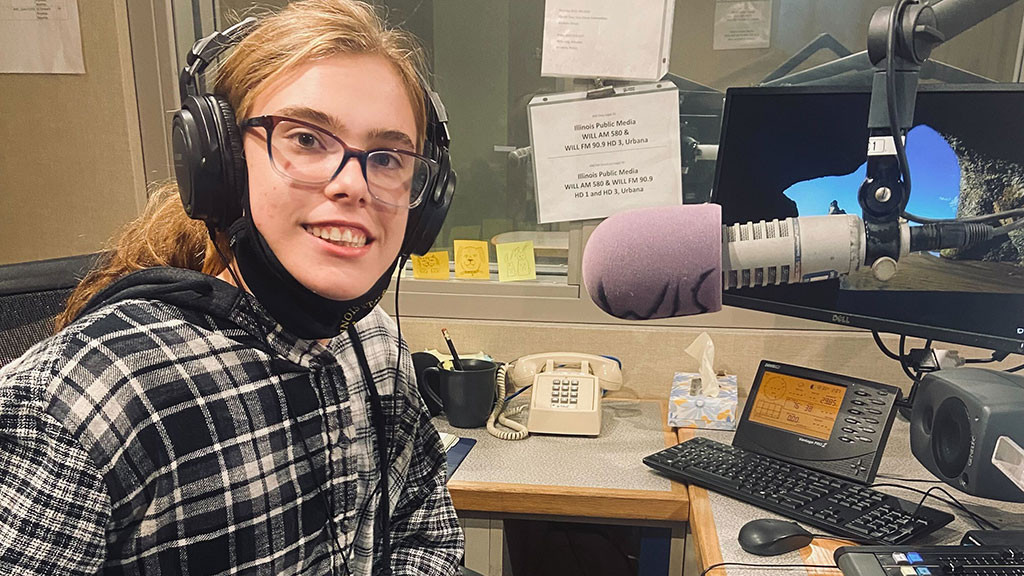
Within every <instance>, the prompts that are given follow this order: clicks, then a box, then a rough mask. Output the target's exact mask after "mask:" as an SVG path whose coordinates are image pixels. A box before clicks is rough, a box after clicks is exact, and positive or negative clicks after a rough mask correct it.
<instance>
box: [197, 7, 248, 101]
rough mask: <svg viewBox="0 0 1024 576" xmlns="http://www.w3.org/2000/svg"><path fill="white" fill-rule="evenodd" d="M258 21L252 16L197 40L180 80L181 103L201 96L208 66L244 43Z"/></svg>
mask: <svg viewBox="0 0 1024 576" xmlns="http://www.w3.org/2000/svg"><path fill="white" fill-rule="evenodd" d="M257 23H258V20H256V18H254V17H252V16H250V17H248V18H246V19H245V20H242V21H241V22H239V23H238V24H235V25H234V26H232V27H230V28H228V29H226V30H224V31H223V32H219V31H216V30H215V31H214V32H213V33H212V34H210V35H209V36H204V37H202V38H200V39H199V40H196V42H195V44H193V45H192V49H191V50H189V52H188V55H187V56H186V57H185V68H183V69H182V71H181V76H180V77H179V78H178V91H179V93H180V96H181V101H182V102H184V101H185V98H187V97H188V96H198V95H199V78H200V76H202V74H203V72H205V71H206V68H207V66H209V65H210V63H211V62H213V61H214V60H216V59H217V58H218V57H219V56H220V55H221V54H223V53H224V52H225V51H226V50H227V49H228V48H231V47H232V46H234V45H235V44H238V43H239V42H241V41H242V39H243V38H245V37H246V36H248V35H249V32H251V31H252V29H253V28H255V27H256V24H257Z"/></svg>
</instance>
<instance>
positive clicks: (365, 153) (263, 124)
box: [239, 114, 440, 210]
mask: <svg viewBox="0 0 1024 576" xmlns="http://www.w3.org/2000/svg"><path fill="white" fill-rule="evenodd" d="M281 122H293V123H295V124H298V125H300V126H305V127H306V128H309V129H311V130H316V131H317V132H319V133H321V134H325V135H327V136H330V137H331V138H332V139H334V140H335V141H336V142H337V143H338V144H341V149H342V150H344V151H345V154H344V155H343V156H342V157H341V163H339V164H338V168H337V169H336V170H335V171H334V174H331V177H330V178H328V179H327V180H323V181H318V182H307V181H305V180H300V179H298V178H295V177H294V176H292V175H290V174H288V173H287V172H285V171H284V170H282V169H280V168H278V166H277V163H276V162H274V151H273V147H272V146H271V145H270V141H271V139H272V138H273V133H274V128H276V127H277V125H278V124H280V123H281ZM239 127H240V128H242V129H246V128H263V129H264V130H266V131H267V156H268V157H269V158H270V165H271V166H272V167H273V168H274V171H275V172H277V173H278V174H280V175H281V176H283V177H285V178H287V179H289V180H291V181H293V182H298V183H299V184H306V185H310V186H319V185H323V184H327V183H328V182H331V181H333V180H334V179H335V178H337V177H338V174H341V171H342V170H343V169H344V168H345V164H347V163H348V161H349V158H355V159H356V160H358V161H359V169H360V170H362V172H363V181H364V182H366V189H367V191H369V192H370V195H371V196H373V199H374V200H376V201H378V202H380V203H382V204H385V205H387V206H392V207H395V208H408V209H410V210H411V209H413V208H415V207H417V206H419V204H420V202H422V201H423V195H424V193H425V192H426V191H427V189H428V188H430V182H433V181H434V179H435V178H436V177H437V173H438V172H439V171H440V165H439V164H438V163H437V161H436V160H434V159H432V158H427V157H426V156H424V155H422V154H418V153H416V152H411V151H409V150H401V149H398V148H373V149H371V150H361V149H359V148H355V147H352V146H349V145H348V144H346V143H345V141H344V140H342V139H341V138H338V137H337V136H336V135H335V134H334V133H332V132H330V131H329V130H326V129H324V128H323V127H321V126H317V125H316V124H313V123H311V122H306V121H304V120H298V119H296V118H289V117H287V116H276V115H273V114H267V115H264V116H254V117H252V118H249V119H248V120H245V121H243V122H242V123H241V124H239ZM374 152H392V153H395V154H400V155H402V156H410V157H413V158H416V159H418V160H422V161H424V162H425V163H426V166H427V170H428V171H429V174H427V178H426V184H425V185H424V186H423V189H422V190H420V192H419V195H417V196H416V198H415V199H410V200H409V204H408V205H403V204H395V203H394V202H389V201H387V200H385V199H383V198H380V197H378V196H377V195H376V194H375V193H374V192H373V189H372V187H371V186H370V180H369V178H368V177H367V175H366V159H367V158H368V157H369V156H370V154H373V153H374Z"/></svg>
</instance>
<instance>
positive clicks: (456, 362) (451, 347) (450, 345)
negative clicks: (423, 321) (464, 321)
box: [441, 328, 462, 370]
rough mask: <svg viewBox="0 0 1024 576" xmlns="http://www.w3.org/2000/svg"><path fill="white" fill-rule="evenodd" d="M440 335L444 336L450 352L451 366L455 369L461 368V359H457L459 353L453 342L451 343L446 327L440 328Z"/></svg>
mask: <svg viewBox="0 0 1024 576" xmlns="http://www.w3.org/2000/svg"><path fill="white" fill-rule="evenodd" d="M441 335H443V336H444V341H445V342H447V343H448V350H450V351H451V353H452V366H453V367H454V368H455V369H456V370H462V360H459V353H458V352H456V351H455V344H453V343H452V339H451V338H450V337H449V336H448V329H447V328H441Z"/></svg>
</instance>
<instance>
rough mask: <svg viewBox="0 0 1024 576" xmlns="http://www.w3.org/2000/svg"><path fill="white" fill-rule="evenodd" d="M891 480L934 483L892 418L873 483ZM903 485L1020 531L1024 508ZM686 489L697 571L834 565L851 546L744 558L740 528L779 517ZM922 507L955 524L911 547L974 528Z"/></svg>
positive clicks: (722, 438)
mask: <svg viewBox="0 0 1024 576" xmlns="http://www.w3.org/2000/svg"><path fill="white" fill-rule="evenodd" d="M678 434H679V440H680V442H682V441H684V440H688V439H690V438H692V437H693V436H694V434H696V435H699V436H705V437H708V438H711V439H713V440H717V441H719V442H724V443H726V444H729V443H731V442H732V435H733V433H732V432H719V431H713V430H697V431H694V430H687V429H680V430H679V431H678ZM891 476H895V477H899V478H920V479H925V478H928V479H930V478H934V476H932V475H931V474H930V473H929V472H928V471H927V470H926V469H925V468H924V466H922V465H921V464H920V463H919V462H918V461H917V460H916V459H915V458H914V457H913V455H912V453H911V451H910V424H909V423H908V422H907V421H905V420H903V419H901V418H897V419H896V421H895V422H894V423H893V426H892V431H891V432H890V434H889V440H888V441H887V443H886V447H885V453H884V454H883V456H882V462H881V463H880V464H879V466H878V475H877V476H876V478H875V482H876V483H881V482H886V483H893V484H898V483H899V480H896V479H893V478H890V477H891ZM907 485H908V486H910V487H913V488H917V489H919V490H927V489H928V488H930V487H931V486H942V487H944V488H945V489H946V490H947V491H949V493H950V494H952V495H953V496H955V497H956V498H957V500H960V501H961V502H963V503H964V504H965V505H968V506H970V508H971V509H972V510H973V511H975V512H977V513H978V514H980V515H981V516H983V517H985V518H987V519H989V520H991V521H993V522H995V523H996V524H997V525H1000V526H1005V527H1009V526H1012V525H1016V526H1018V527H1020V526H1021V525H1024V504H1008V503H1004V502H995V501H992V500H983V499H980V498H975V497H973V496H968V495H966V494H964V493H962V492H960V491H958V490H956V489H954V488H953V487H952V486H948V485H946V484H942V483H935V484H922V483H916V482H915V483H908V484H907ZM688 490H689V495H690V526H691V531H692V532H693V537H694V543H695V548H696V550H697V551H698V553H699V555H700V565H701V569H702V570H703V569H706V568H707V567H708V566H710V565H712V564H716V563H718V562H749V563H755V564H762V565H766V566H767V565H772V564H833V563H834V562H833V560H832V552H833V551H834V550H835V549H836V548H838V547H839V546H847V545H852V543H850V542H846V541H842V540H821V539H816V540H814V542H812V543H811V545H810V546H808V547H805V548H802V549H800V550H797V551H795V552H790V553H788V554H782V555H780V556H755V555H753V554H748V553H746V552H744V551H743V550H742V549H741V548H740V546H739V543H737V541H736V536H737V534H739V531H740V528H741V527H742V526H743V525H744V524H745V523H747V522H748V521H750V520H753V519H755V518H782V516H779V515H777V514H775V513H773V512H769V511H767V510H763V509H761V508H757V507H755V506H751V505H749V504H745V503H743V502H740V501H738V500H734V499H732V498H729V497H728V496H723V495H721V494H716V493H714V492H709V491H707V490H705V489H703V488H699V487H697V486H690V487H689V488H688ZM878 490H879V491H881V492H886V493H889V494H892V495H894V496H898V497H900V498H903V499H905V500H911V501H913V502H917V501H918V500H920V498H921V497H920V496H919V495H917V494H915V493H913V492H910V491H907V490H899V489H891V488H878ZM933 494H936V495H937V496H940V497H945V496H944V495H943V494H942V493H940V492H938V491H936V492H933ZM925 504H926V505H928V506H931V507H933V508H938V509H939V510H946V511H948V512H951V513H952V514H953V515H954V516H955V517H956V519H955V520H954V521H953V522H951V523H950V524H948V525H946V526H945V527H943V528H941V529H939V530H938V531H936V532H933V533H932V534H930V535H928V536H926V537H924V538H920V539H918V540H915V541H914V544H916V545H921V546H928V545H940V544H959V543H960V538H961V537H962V536H963V534H964V532H967V531H968V530H973V529H977V526H976V525H975V524H974V523H973V522H971V521H970V520H967V519H966V518H967V517H966V515H965V514H964V513H963V512H960V511H958V510H952V509H950V507H948V506H946V505H945V504H943V503H942V502H939V501H938V500H934V499H932V498H928V500H927V501H926V502H925ZM811 531H812V532H821V530H820V529H817V528H811ZM807 573H808V574H824V575H836V574H839V571H838V570H823V569H813V568H808V569H807ZM727 574H728V575H731V576H758V575H761V574H765V575H771V576H779V572H778V571H777V570H775V571H772V570H757V569H749V568H748V569H742V570H741V569H739V568H732V569H730V568H729V567H723V568H720V569H716V570H714V571H712V572H711V573H710V576H726V575H727ZM694 576H696V575H694Z"/></svg>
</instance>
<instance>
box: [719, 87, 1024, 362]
mask: <svg viewBox="0 0 1024 576" xmlns="http://www.w3.org/2000/svg"><path fill="white" fill-rule="evenodd" d="M870 96H871V94H870V91H869V90H867V89H859V88H854V89H845V88H835V87H830V88H824V87H786V88H734V89H730V90H729V91H728V92H727V95H726V104H725V115H724V121H723V125H722V134H721V143H720V148H719V152H718V163H717V167H716V175H715V184H714V190H713V195H712V199H713V201H714V202H717V203H719V204H721V206H722V218H723V223H725V224H732V223H736V222H748V221H753V222H757V221H760V220H771V219H775V218H780V219H781V218H787V217H791V216H810V215H822V214H835V213H849V214H856V215H860V214H861V209H860V206H859V204H858V202H857V191H858V188H859V187H860V185H861V182H862V181H863V180H864V177H865V175H866V159H867V153H866V150H867V142H868V129H867V115H868V107H869V101H870ZM906 143H907V155H908V159H909V160H908V162H909V165H910V171H911V181H912V190H911V194H910V201H909V203H908V205H907V211H908V212H910V213H912V214H916V215H918V216H923V217H930V218H953V217H965V216H975V215H981V214H991V213H994V212H999V211H1005V210H1010V209H1015V208H1021V207H1024V86H1022V85H1004V84H999V85H964V86H960V85H956V86H954V85H922V86H921V87H920V91H919V93H918V96H917V104H916V111H915V115H914V125H913V127H912V129H911V130H910V132H909V133H908V135H907V140H906ZM724 303H725V304H728V305H732V306H740V307H745V308H754V309H759V310H765V311H769V312H775V313H779V314H786V315H790V316H797V317H803V318H810V319H815V320H822V321H826V322H834V323H838V324H844V325H851V326H858V327H862V328H868V329H872V330H878V331H883V332H895V333H899V334H906V335H908V336H918V337H922V338H934V339H936V340H942V341H946V342H953V343H962V344H968V345H974V346H980V347H984V348H990V349H993V350H1002V351H1007V352H1018V353H1020V352H1024V229H1018V230H1015V231H1013V232H1011V233H1010V235H1009V236H1008V237H1007V236H1002V237H999V238H996V239H993V240H992V241H990V242H988V243H985V244H983V245H980V246H976V247H974V248H971V249H967V250H963V251H959V252H957V251H950V250H945V251H942V252H941V253H932V252H922V253H914V254H910V255H908V256H905V257H903V258H901V259H900V261H899V270H898V272H897V274H896V276H895V277H894V278H893V279H891V280H889V281H888V282H881V281H878V280H875V279H874V277H873V276H872V274H871V271H870V269H862V270H861V271H858V272H857V273H854V274H851V275H849V276H846V277H841V278H837V279H831V280H821V281H817V282H811V283H806V284H798V285H790V286H769V287H758V288H741V289H731V290H727V291H726V292H725V296H724Z"/></svg>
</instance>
